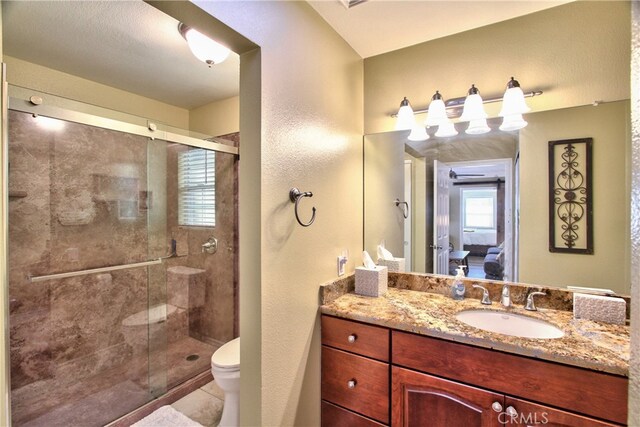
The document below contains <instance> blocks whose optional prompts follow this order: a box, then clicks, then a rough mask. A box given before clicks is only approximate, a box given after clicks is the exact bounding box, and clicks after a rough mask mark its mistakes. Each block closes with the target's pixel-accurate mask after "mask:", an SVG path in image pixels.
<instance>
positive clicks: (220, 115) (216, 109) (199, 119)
mask: <svg viewBox="0 0 640 427" xmlns="http://www.w3.org/2000/svg"><path fill="white" fill-rule="evenodd" d="M189 129H190V130H192V131H194V132H200V133H203V134H205V135H211V136H218V135H226V134H228V133H233V132H238V131H239V130H240V97H239V96H234V97H233V98H227V99H223V100H221V101H217V102H212V103H210V104H206V105H203V106H201V107H198V108H194V109H193V110H189Z"/></svg>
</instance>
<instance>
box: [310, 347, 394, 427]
mask: <svg viewBox="0 0 640 427" xmlns="http://www.w3.org/2000/svg"><path fill="white" fill-rule="evenodd" d="M322 399H324V400H327V401H329V402H332V403H335V404H337V405H340V406H343V407H345V408H347V409H350V410H352V411H355V412H358V413H360V414H362V415H365V416H367V417H370V418H373V419H375V420H377V421H380V422H382V423H384V424H388V422H389V364H387V363H382V362H378V361H376V360H371V359H367V358H366V357H362V356H358V355H355V354H350V353H346V352H344V351H341V350H336V349H334V348H330V347H326V346H322Z"/></svg>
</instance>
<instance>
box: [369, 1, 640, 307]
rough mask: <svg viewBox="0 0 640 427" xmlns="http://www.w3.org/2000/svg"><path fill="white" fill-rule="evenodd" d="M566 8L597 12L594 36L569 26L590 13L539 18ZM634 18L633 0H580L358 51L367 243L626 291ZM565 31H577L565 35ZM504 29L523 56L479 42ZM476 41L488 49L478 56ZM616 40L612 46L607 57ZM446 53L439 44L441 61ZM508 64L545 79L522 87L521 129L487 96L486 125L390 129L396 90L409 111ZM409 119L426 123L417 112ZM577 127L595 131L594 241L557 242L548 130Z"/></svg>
mask: <svg viewBox="0 0 640 427" xmlns="http://www.w3.org/2000/svg"><path fill="white" fill-rule="evenodd" d="M605 8H606V15H603V13H604V12H605ZM569 16H572V17H575V16H580V17H581V19H584V20H587V21H588V20H593V22H595V21H598V22H600V23H601V25H599V26H598V32H597V34H596V33H593V32H585V33H583V34H582V35H581V36H580V37H576V36H575V34H573V32H582V26H583V25H584V23H581V24H580V26H578V25H573V24H571V25H570V24H569V23H568V24H567V25H568V26H569V27H571V29H562V28H556V27H554V28H553V29H550V28H549V27H547V25H550V24H549V22H555V21H558V20H565V22H569V21H566V20H567V19H568V18H567V17H569ZM629 19H630V18H629V8H628V4H624V3H616V4H615V5H612V4H606V5H605V4H604V3H598V2H596V3H588V2H576V3H571V4H568V5H564V6H561V7H558V8H554V9H551V10H549V11H547V12H543V13H539V14H532V15H530V16H528V17H523V18H520V19H519V20H517V21H513V22H505V23H500V24H496V25H494V26H490V27H484V28H482V29H477V30H473V31H469V32H467V33H463V34H458V35H454V36H450V37H447V38H444V39H442V40H437V41H432V42H427V43H424V44H422V45H416V46H413V47H409V48H406V49H402V50H400V51H395V52H392V53H390V54H388V55H381V56H380V57H377V58H372V59H370V60H366V61H365V70H366V71H367V73H366V76H367V79H368V81H369V83H367V81H365V93H366V96H365V100H366V101H365V102H366V109H367V114H368V115H367V117H366V122H365V125H366V128H367V129H368V132H367V133H368V134H367V135H365V137H364V201H365V209H364V210H365V213H364V248H365V250H367V251H368V252H369V253H372V254H375V253H376V247H377V245H379V244H380V243H382V242H384V244H385V246H386V247H387V249H389V250H390V251H391V252H392V253H393V254H394V256H397V257H404V258H405V260H406V266H407V271H413V272H420V273H436V274H445V275H451V274H455V267H456V265H457V263H461V262H462V263H467V264H469V272H468V276H470V277H476V278H482V279H484V278H488V279H493V280H506V281H510V282H521V283H529V284H536V285H544V286H559V287H566V286H586V287H592V288H604V289H611V290H613V291H614V292H617V293H620V294H628V293H629V288H630V249H629V246H630V244H629V228H630V222H629V217H630V215H629V211H630V203H629V200H630V165H629V160H628V159H629V157H630V152H631V149H630V106H629V100H628V98H629V89H628V86H626V87H625V85H627V84H628V81H629V80H628V57H627V56H625V55H626V54H627V53H628V52H627V53H625V52H626V50H625V49H627V46H628V45H626V44H625V43H627V42H626V40H628V31H629V28H628V23H629V22H630V21H629ZM571 22H573V21H571ZM576 22H578V21H576ZM585 22H586V21H585ZM590 22H591V21H590ZM514 28H517V29H518V31H517V32H514ZM591 28H593V27H591ZM549 31H552V32H553V34H548V32H549ZM563 31H565V32H569V31H570V32H572V33H571V36H567V37H564V36H561V34H564V33H563ZM507 35H508V37H507ZM505 38H514V39H515V41H514V43H516V42H517V45H518V46H519V49H521V51H526V55H523V54H522V52H521V51H517V52H516V51H513V50H511V51H510V50H507V49H504V48H503V47H502V46H501V48H500V49H493V50H492V49H487V48H488V46H490V45H492V44H495V45H496V46H500V45H501V42H502V41H503V40H504V39H505ZM542 39H544V40H546V41H545V43H544V46H543V45H542V44H541V41H540V40H542ZM512 41H513V40H512ZM460 46H464V47H465V48H464V50H463V49H462V48H460ZM470 46H474V47H475V48H476V49H485V50H482V55H480V54H478V53H477V52H476V51H475V50H474V49H471V47H470ZM463 51H464V53H463ZM614 51H616V52H618V55H617V56H615V57H609V58H608V59H606V60H605V59H604V58H605V56H607V55H608V54H609V53H611V52H614ZM442 52H446V53H447V56H444V57H442V58H437V59H438V60H435V59H434V57H435V56H436V54H437V53H442ZM616 61H617V62H616ZM614 63H615V64H614ZM447 64H448V65H447ZM506 70H509V71H506ZM505 72H513V73H515V76H516V78H518V76H519V73H520V74H528V75H527V78H526V80H527V83H526V84H525V83H523V82H524V78H523V77H520V81H521V83H523V85H522V89H523V90H524V91H525V92H528V91H535V90H541V91H543V94H542V95H541V96H536V97H534V98H529V99H528V101H527V102H528V103H529V104H530V106H531V107H532V111H531V112H530V113H528V114H526V115H525V116H524V118H525V120H526V121H527V122H528V126H526V127H524V128H523V129H521V130H519V131H513V132H503V131H500V130H498V128H499V126H500V123H501V119H500V118H499V117H497V115H498V114H497V113H498V109H497V108H493V107H495V105H496V104H490V105H487V112H488V113H489V117H490V119H489V126H490V128H491V129H492V130H491V131H490V132H488V133H485V134H482V135H468V134H466V133H465V129H466V128H467V124H466V123H463V122H459V121H458V120H457V119H456V118H455V116H454V118H453V121H454V123H455V126H456V128H457V131H458V134H457V135H456V136H453V137H447V138H441V137H436V136H435V132H436V130H437V128H433V127H432V128H428V129H427V132H428V134H429V136H430V137H429V139H427V140H425V141H421V142H412V141H409V140H408V135H409V131H391V132H384V131H385V130H387V129H392V128H393V126H394V124H395V123H394V122H393V121H392V120H391V118H390V114H391V113H392V112H393V111H390V109H391V107H392V106H395V105H397V104H396V101H395V99H394V101H393V104H392V103H391V99H393V98H397V99H398V101H399V100H401V99H402V96H407V97H408V98H410V99H411V101H414V102H415V104H414V109H422V108H426V107H427V105H426V103H425V102H424V100H425V99H428V97H430V96H431V94H433V92H435V90H436V89H440V90H441V92H442V93H443V94H444V93H446V94H448V95H450V96H460V95H461V94H460V93H459V91H464V90H465V89H466V88H468V87H469V86H468V85H470V84H471V83H474V82H475V83H476V84H479V83H480V82H482V83H483V87H484V86H487V85H488V86H491V84H493V83H492V82H494V81H495V80H504V81H505V82H506V79H508V76H506V77H502V74H504V73H505ZM498 74H500V76H498ZM472 79H473V80H472ZM614 83H615V86H616V89H615V90H614V89H613V86H614ZM465 85H467V86H465ZM445 89H446V90H445ZM501 90H502V91H504V86H502V88H500V87H498V86H497V85H496V86H493V87H489V88H488V89H486V92H485V93H484V95H485V96H487V97H493V96H499V94H501V92H500V91H501ZM456 91H458V93H456ZM400 95H402V96H400ZM416 97H418V98H419V99H420V100H417V99H416ZM445 99H446V98H445ZM427 102H428V101H427ZM382 104H384V105H386V106H387V108H388V110H386V111H384V110H383V108H382V107H381V105H382ZM499 105H501V104H500V103H498V106H499ZM396 108H397V107H396ZM396 111H397V110H396ZM416 119H417V121H418V123H424V120H425V115H424V114H418V115H416ZM580 138H592V140H593V144H592V159H591V166H592V178H593V182H592V202H593V205H592V213H593V216H592V219H593V220H592V224H591V230H592V231H593V253H592V254H583V253H581V254H578V253H562V252H554V251H551V250H550V242H549V240H550V239H549V234H550V232H549V229H550V212H549V204H550V194H549V193H550V191H549V179H550V178H549V141H559V140H570V139H580ZM581 160H582V159H581ZM403 202H407V204H408V209H407V206H406V205H405V204H404V203H403ZM405 216H406V218H405ZM493 248H497V249H493ZM490 251H497V252H495V255H499V259H498V267H499V268H498V267H496V264H495V261H496V260H495V259H488V260H487V259H486V258H487V255H488V254H489V252H490ZM491 263H493V264H491Z"/></svg>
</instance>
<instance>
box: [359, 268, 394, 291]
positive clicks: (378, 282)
mask: <svg viewBox="0 0 640 427" xmlns="http://www.w3.org/2000/svg"><path fill="white" fill-rule="evenodd" d="M388 276H389V269H388V268H387V267H385V266H380V265H377V266H375V268H364V267H356V294H359V295H366V296H369V297H379V296H382V295H384V294H386V293H387V278H388Z"/></svg>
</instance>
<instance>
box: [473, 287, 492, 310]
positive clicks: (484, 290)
mask: <svg viewBox="0 0 640 427" xmlns="http://www.w3.org/2000/svg"><path fill="white" fill-rule="evenodd" d="M473 287H474V288H479V289H482V301H480V302H481V303H482V304H484V305H491V298H489V291H488V290H487V288H485V287H484V286H480V285H473Z"/></svg>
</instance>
